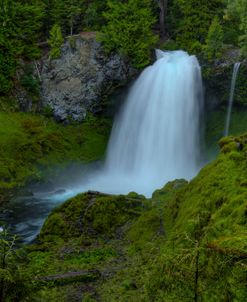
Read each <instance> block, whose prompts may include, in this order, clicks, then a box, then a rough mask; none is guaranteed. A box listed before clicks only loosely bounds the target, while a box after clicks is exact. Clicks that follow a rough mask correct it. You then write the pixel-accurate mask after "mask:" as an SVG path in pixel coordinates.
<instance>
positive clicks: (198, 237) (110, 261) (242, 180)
mask: <svg viewBox="0 0 247 302" xmlns="http://www.w3.org/2000/svg"><path fill="white" fill-rule="evenodd" d="M220 147H221V153H220V154H219V156H218V158H217V159H216V160H215V161H213V162H212V163H210V164H209V165H207V166H206V167H205V168H203V169H202V170H201V172H200V173H199V175H198V176H197V177H195V178H194V179H193V180H192V181H191V182H189V183H188V182H187V181H185V180H176V181H173V182H170V183H168V184H167V185H166V186H165V187H164V188H163V189H160V190H157V191H155V192H154V194H153V196H152V198H151V199H149V200H147V199H145V198H144V197H143V196H140V195H137V194H135V193H130V194H129V195H127V196H122V195H120V196H111V195H105V194H101V193H97V192H89V193H86V194H80V195H78V196H76V197H75V198H73V199H71V200H69V201H67V202H66V203H65V204H63V205H62V206H60V207H59V208H57V209H55V210H54V211H53V212H52V213H51V214H50V216H49V217H48V219H47V220H46V222H45V224H44V226H43V228H42V230H41V233H40V235H39V238H38V242H37V244H35V245H32V246H30V247H29V248H28V249H29V262H28V263H26V264H25V267H23V268H22V269H23V270H24V271H25V273H26V274H28V275H29V277H30V278H31V279H33V278H36V279H35V280H36V281H33V282H31V283H33V289H32V291H31V293H30V294H29V295H28V298H27V297H26V298H25V299H24V301H58V300H59V301H208V302H211V301H222V302H223V301H243V302H244V301H246V299H247V283H246V282H247V278H246V277H247V233H246V230H247V215H246V212H247V185H246V179H247V134H246V135H242V136H239V137H236V138H235V137H228V138H224V139H223V140H221V141H220ZM68 272H70V273H69V274H68ZM71 272H74V273H75V272H76V273H77V274H78V275H79V277H78V278H77V279H75V278H74V277H73V276H72V277H73V278H72V277H71ZM85 274H86V276H87V277H85ZM54 278H55V279H54ZM61 280H62V282H61Z"/></svg>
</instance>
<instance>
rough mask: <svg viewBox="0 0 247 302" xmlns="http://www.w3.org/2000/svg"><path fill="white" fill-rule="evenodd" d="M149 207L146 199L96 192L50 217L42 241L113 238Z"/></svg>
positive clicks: (79, 197) (87, 194)
mask: <svg viewBox="0 0 247 302" xmlns="http://www.w3.org/2000/svg"><path fill="white" fill-rule="evenodd" d="M147 206H148V204H147V202H146V201H145V197H143V196H141V195H138V194H133V193H130V194H129V195H127V196H124V195H118V196H115V195H107V194H102V193H97V192H88V193H85V194H79V195H77V196H76V197H74V198H72V199H70V200H68V201H67V202H66V203H64V204H63V205H62V206H60V207H58V208H57V209H55V210H54V211H53V212H52V213H51V214H50V215H49V217H48V218H47V220H46V221H45V224H44V226H43V228H42V230H41V233H40V235H39V239H40V240H41V241H49V240H50V239H52V238H53V236H55V237H60V238H62V239H64V240H66V239H68V238H71V237H78V236H91V237H97V236H101V235H104V236H110V237H112V236H114V235H116V231H117V230H119V228H120V227H121V226H123V225H124V224H126V223H127V222H128V221H132V220H133V219H134V218H135V217H137V216H139V215H140V213H141V212H142V211H143V209H146V208H147Z"/></svg>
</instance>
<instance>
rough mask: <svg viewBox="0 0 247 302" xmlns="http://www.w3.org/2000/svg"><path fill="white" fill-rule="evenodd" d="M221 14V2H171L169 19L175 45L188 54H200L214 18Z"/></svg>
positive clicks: (218, 0)
mask: <svg viewBox="0 0 247 302" xmlns="http://www.w3.org/2000/svg"><path fill="white" fill-rule="evenodd" d="M222 14H223V2H222V0H209V1H197V0H175V1H173V4H172V6H171V8H170V19H171V23H172V25H171V27H172V30H173V35H174V36H175V37H176V42H177V44H178V45H179V46H180V47H181V48H183V49H185V50H187V51H189V52H192V53H200V52H201V51H202V48H203V45H204V44H205V41H206V38H207V35H208V29H209V27H210V24H211V22H212V20H213V18H214V16H215V15H219V16H221V15H222Z"/></svg>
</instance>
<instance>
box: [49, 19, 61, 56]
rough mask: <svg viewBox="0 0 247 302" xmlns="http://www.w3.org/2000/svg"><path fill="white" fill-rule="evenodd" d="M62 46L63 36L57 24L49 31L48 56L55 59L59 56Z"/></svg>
mask: <svg viewBox="0 0 247 302" xmlns="http://www.w3.org/2000/svg"><path fill="white" fill-rule="evenodd" d="M62 44H63V36H62V32H61V27H60V26H59V25H57V24H55V25H53V27H52V29H51V31H50V39H49V45H50V47H51V51H50V56H51V58H52V59H57V58H59V57H60V55H61V46H62Z"/></svg>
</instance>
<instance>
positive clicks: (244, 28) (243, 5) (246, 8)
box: [225, 0, 247, 56]
mask: <svg viewBox="0 0 247 302" xmlns="http://www.w3.org/2000/svg"><path fill="white" fill-rule="evenodd" d="M246 12H247V2H246V1H245V0H231V1H228V7H227V12H226V16H225V18H226V19H230V20H231V19H233V20H234V19H235V20H238V25H239V30H240V34H239V46H240V47H241V51H242V54H243V56H246V55H247V13H246Z"/></svg>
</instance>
